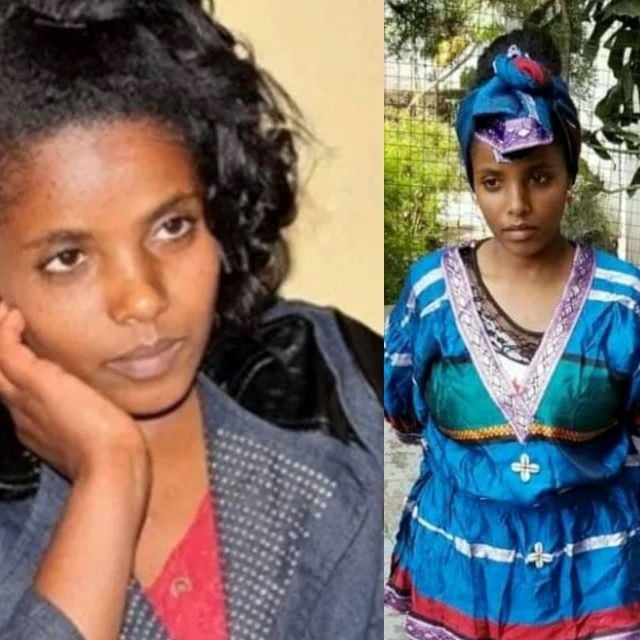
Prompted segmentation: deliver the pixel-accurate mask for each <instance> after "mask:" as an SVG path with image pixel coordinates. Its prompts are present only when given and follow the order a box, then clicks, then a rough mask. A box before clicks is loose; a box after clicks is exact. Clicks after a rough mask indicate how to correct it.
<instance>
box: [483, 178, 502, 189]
mask: <svg viewBox="0 0 640 640" xmlns="http://www.w3.org/2000/svg"><path fill="white" fill-rule="evenodd" d="M482 186H483V187H484V188H485V189H487V190H488V191H495V190H496V189H497V188H498V187H499V186H500V181H499V180H498V178H496V177H494V176H487V177H486V178H483V179H482Z"/></svg>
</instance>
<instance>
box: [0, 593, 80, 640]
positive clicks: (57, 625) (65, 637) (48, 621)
mask: <svg viewBox="0 0 640 640" xmlns="http://www.w3.org/2000/svg"><path fill="white" fill-rule="evenodd" d="M0 640H85V638H84V636H83V635H82V634H81V633H80V632H79V631H78V629H77V628H76V626H75V625H74V624H73V623H72V622H71V620H69V618H67V616H65V615H64V614H63V613H62V611H60V610H59V609H58V608H57V607H56V606H55V605H54V604H53V603H52V602H50V601H49V600H47V599H46V598H45V597H44V596H42V595H41V594H40V593H38V592H37V591H36V590H35V589H33V588H30V589H28V590H27V591H26V592H25V593H24V595H23V596H22V598H21V599H20V601H19V602H18V605H17V606H16V608H15V609H14V611H13V614H12V616H11V618H10V619H9V621H8V622H7V624H6V625H5V626H4V627H2V629H0Z"/></svg>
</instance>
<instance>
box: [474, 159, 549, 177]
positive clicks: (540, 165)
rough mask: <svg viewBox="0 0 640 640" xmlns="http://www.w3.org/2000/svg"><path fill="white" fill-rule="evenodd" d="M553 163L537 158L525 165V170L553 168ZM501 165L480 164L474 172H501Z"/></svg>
mask: <svg viewBox="0 0 640 640" xmlns="http://www.w3.org/2000/svg"><path fill="white" fill-rule="evenodd" d="M553 168H554V166H553V163H552V162H549V161H547V160H538V161H535V162H532V163H531V164H530V165H528V166H526V167H525V171H539V170H540V169H553ZM502 171H503V166H502V165H495V166H484V167H483V166H481V167H479V168H478V169H476V173H477V174H478V175H479V174H481V173H498V174H500V173H502Z"/></svg>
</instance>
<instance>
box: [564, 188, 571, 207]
mask: <svg viewBox="0 0 640 640" xmlns="http://www.w3.org/2000/svg"><path fill="white" fill-rule="evenodd" d="M565 201H566V203H567V206H569V205H570V204H571V203H572V202H573V191H571V189H567V195H566V198H565Z"/></svg>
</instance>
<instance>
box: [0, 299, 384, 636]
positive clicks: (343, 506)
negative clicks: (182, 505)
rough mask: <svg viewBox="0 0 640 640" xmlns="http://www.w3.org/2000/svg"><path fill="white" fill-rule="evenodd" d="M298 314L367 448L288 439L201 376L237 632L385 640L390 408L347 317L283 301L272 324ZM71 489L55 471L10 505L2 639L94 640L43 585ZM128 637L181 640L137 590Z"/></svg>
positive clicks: (135, 587)
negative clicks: (39, 571)
mask: <svg viewBox="0 0 640 640" xmlns="http://www.w3.org/2000/svg"><path fill="white" fill-rule="evenodd" d="M287 314H289V315H290V314H294V315H297V316H299V317H302V318H304V319H305V320H306V321H307V322H310V323H311V325H312V327H313V333H314V336H315V341H316V345H317V347H318V349H319V351H320V353H321V355H322V357H323V358H324V361H325V362H326V364H327V365H328V368H329V370H330V371H331V373H332V377H333V380H334V383H335V391H336V392H337V397H338V398H339V402H340V404H341V410H342V412H343V413H344V415H345V416H346V417H347V419H348V421H349V423H350V424H351V426H352V427H353V429H354V432H355V436H356V438H355V439H351V440H350V441H349V442H345V441H344V440H341V439H339V438H335V437H331V435H328V434H327V433H326V432H324V431H322V430H316V429H302V430H296V429H283V428H282V427H281V426H277V425H275V424H273V422H270V421H266V420H264V419H263V418H261V417H258V416H257V415H255V413H252V412H249V411H248V410H246V409H245V408H243V407H242V406H241V405H240V404H239V403H237V402H236V401H235V400H233V399H232V398H231V397H230V396H229V395H228V394H227V393H225V392H223V391H222V390H221V388H220V387H219V386H217V385H215V384H213V383H212V382H211V380H209V378H208V377H206V376H204V375H203V374H200V376H199V378H198V385H199V393H200V399H201V402H202V406H203V411H204V415H205V424H206V429H207V434H206V435H207V443H208V463H209V465H208V466H209V477H210V483H211V488H212V490H213V492H214V494H213V495H214V496H215V498H216V511H217V516H218V530H219V535H220V539H221V543H222V563H223V570H224V577H225V578H224V582H225V592H226V597H227V610H228V618H229V620H228V626H229V628H228V635H229V638H230V640H365V639H366V640H382V635H383V631H382V611H381V609H382V595H381V587H382V571H383V568H382V483H383V461H382V413H381V411H382V410H381V407H380V403H379V400H378V398H377V397H376V394H375V392H374V391H373V388H372V387H371V386H370V384H369V383H368V382H367V380H366V379H365V377H364V376H363V375H362V372H361V370H360V368H359V367H358V365H357V363H356V359H355V358H354V357H353V354H352V352H351V351H350V349H349V348H348V347H347V344H346V342H345V339H344V333H343V331H341V330H340V328H339V325H338V323H337V321H336V317H335V314H333V313H331V312H330V311H328V310H323V309H318V308H314V307H310V306H308V305H301V304H297V305H296V304H293V305H291V304H285V305H280V306H279V307H278V309H277V310H276V311H275V312H274V313H272V317H274V318H276V319H277V318H278V317H281V316H283V315H287ZM374 355H375V354H374ZM378 356H379V354H378ZM68 492H69V485H68V483H67V482H66V481H65V480H64V479H63V478H61V477H60V476H59V475H57V474H56V473H55V472H54V471H52V470H51V469H50V468H48V467H43V469H42V472H41V476H40V481H39V486H38V490H37V493H36V494H35V495H34V496H33V497H31V498H29V499H26V500H18V501H13V502H5V503H1V504H0V640H82V636H81V635H80V633H79V632H78V630H77V629H76V628H75V626H74V625H73V624H72V623H71V621H70V620H69V619H68V618H67V617H66V616H65V615H64V614H62V612H61V611H59V610H58V609H57V608H56V607H55V606H54V605H53V604H52V603H50V602H48V601H47V600H46V599H45V598H43V597H42V596H40V595H39V594H38V593H37V592H35V591H34V590H33V589H32V587H31V584H32V580H33V575H34V572H35V570H36V568H37V566H38V563H39V560H40V558H41V556H42V554H43V552H44V550H45V548H46V545H47V542H48V539H49V537H50V535H51V531H52V528H53V526H54V524H55V522H56V521H57V519H58V517H59V514H60V512H61V509H62V507H63V506H64V504H65V501H66V497H67V495H68ZM120 638H121V639H122V640H169V636H168V634H167V631H166V629H165V628H164V627H163V624H162V622H161V621H160V620H159V619H158V617H157V616H156V615H155V613H154V611H153V609H152V607H151V605H150V604H149V602H148V601H147V600H146V598H145V596H144V594H143V592H142V590H141V587H140V585H139V584H138V583H137V582H136V581H135V580H132V581H131V583H130V585H129V596H128V601H127V606H126V614H125V618H124V620H123V625H122V630H121V635H120ZM211 638H212V640H214V639H215V632H214V630H213V629H212V634H211ZM203 640H205V639H203Z"/></svg>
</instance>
